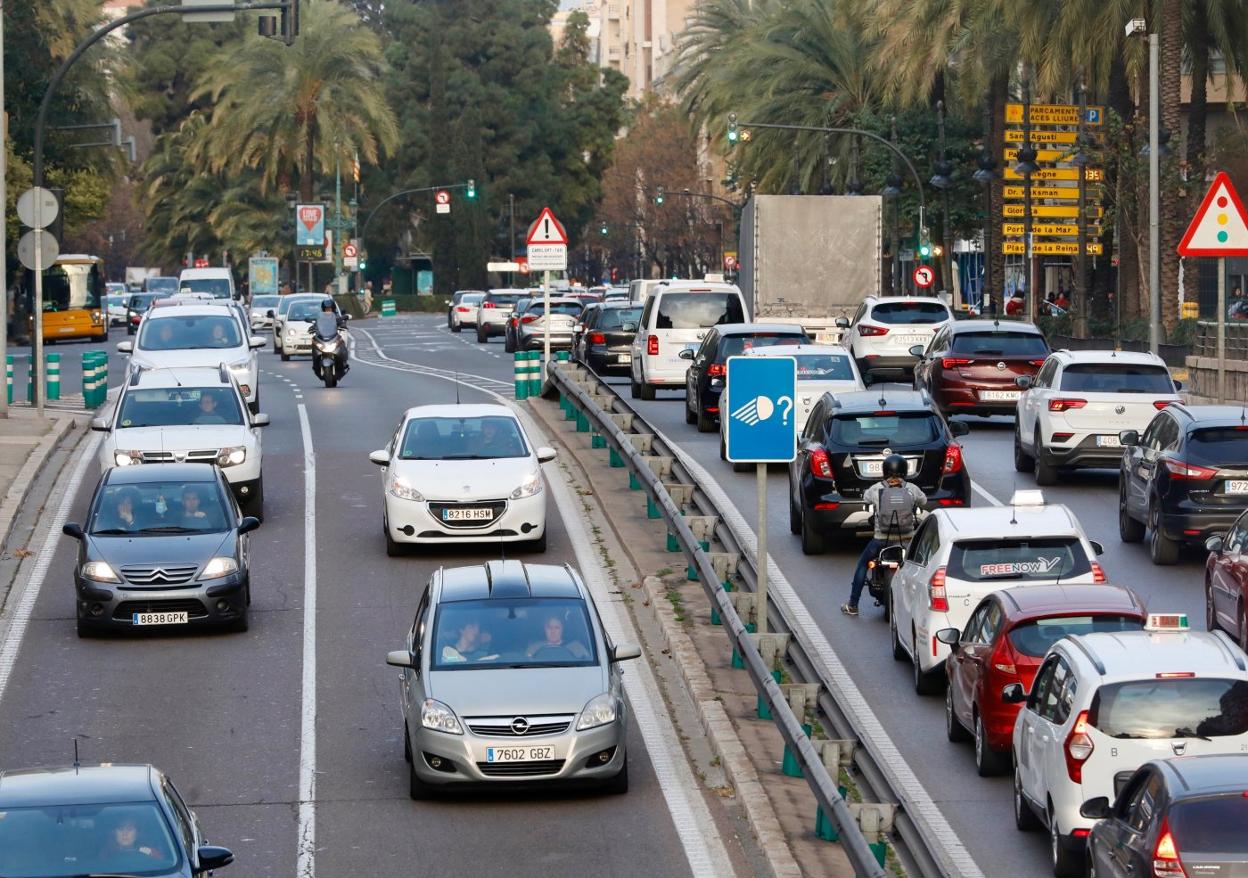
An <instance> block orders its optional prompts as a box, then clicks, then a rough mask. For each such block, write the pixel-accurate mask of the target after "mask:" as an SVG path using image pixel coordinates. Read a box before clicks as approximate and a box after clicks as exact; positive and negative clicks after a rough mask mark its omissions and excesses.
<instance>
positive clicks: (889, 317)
mask: <svg viewBox="0 0 1248 878" xmlns="http://www.w3.org/2000/svg"><path fill="white" fill-rule="evenodd" d="M952 319H953V312H951V311H950V310H949V306H948V305H946V304H945V303H944V302H942V301H941V300H940V299H937V298H935V297H932V296H867V298H866V299H864V300H863V302H862V304H861V305H859V306H858V310H857V311H855V312H854V316H853V318H852V319H851V320H850V321H849V328H847V329H846V330H845V332H844V334H843V335H842V336H841V343H842V344H844V345H845V347H847V348H849V352H850V353H851V354H853V357H854V360H855V361H857V363H858V371H859V372H861V373H862V375H863V377H865V378H866V379H867V380H868V381H874V380H876V379H886V378H887V379H892V380H899V379H901V380H909V379H910V378H912V377H913V376H914V364H915V363H916V362H917V361H918V357H916V356H914V354H912V353H910V348H912V347H914V346H915V345H922V346H923V347H924V348H926V347H927V345H928V343H929V342H931V340H932V336H934V335H935V334H936V331H937V330H938V329H940V328H941V327H942V326H944V325H945V324H946V323H948V322H949V321H950V320H952Z"/></svg>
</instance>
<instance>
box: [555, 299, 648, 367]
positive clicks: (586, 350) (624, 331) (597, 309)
mask: <svg viewBox="0 0 1248 878" xmlns="http://www.w3.org/2000/svg"><path fill="white" fill-rule="evenodd" d="M640 322H641V306H640V305H634V304H630V303H628V302H595V303H593V304H591V305H589V306H587V307H586V308H585V312H584V313H583V314H582V315H581V325H580V326H579V327H578V328H577V331H576V334H575V335H574V336H573V337H572V359H574V360H576V361H577V362H578V363H584V364H585V365H586V366H588V367H589V368H590V369H592V370H594V371H595V372H597V373H598V374H599V375H627V374H628V370H629V364H630V363H631V361H632V354H631V351H632V348H633V337H634V336H635V335H637V325H638V324H639V323H640Z"/></svg>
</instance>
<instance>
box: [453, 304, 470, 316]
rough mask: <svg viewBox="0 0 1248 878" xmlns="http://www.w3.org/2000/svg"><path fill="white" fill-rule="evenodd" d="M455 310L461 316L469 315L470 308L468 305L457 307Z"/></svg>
mask: <svg viewBox="0 0 1248 878" xmlns="http://www.w3.org/2000/svg"><path fill="white" fill-rule="evenodd" d="M455 310H456V311H458V312H459V313H460V314H467V313H468V306H467V305H456V306H455Z"/></svg>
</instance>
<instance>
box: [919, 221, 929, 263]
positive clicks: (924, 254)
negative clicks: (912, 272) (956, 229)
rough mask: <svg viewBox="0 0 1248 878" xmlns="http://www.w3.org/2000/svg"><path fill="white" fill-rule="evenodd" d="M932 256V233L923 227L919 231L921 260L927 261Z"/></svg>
mask: <svg viewBox="0 0 1248 878" xmlns="http://www.w3.org/2000/svg"><path fill="white" fill-rule="evenodd" d="M931 255H932V233H931V231H930V230H929V229H928V228H927V226H923V227H922V228H921V229H919V258H920V259H927V258H929V257H930V256H931Z"/></svg>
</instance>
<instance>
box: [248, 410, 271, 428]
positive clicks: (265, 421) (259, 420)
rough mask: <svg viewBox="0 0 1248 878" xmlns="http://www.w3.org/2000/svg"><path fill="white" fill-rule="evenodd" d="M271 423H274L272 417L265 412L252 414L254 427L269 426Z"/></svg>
mask: <svg viewBox="0 0 1248 878" xmlns="http://www.w3.org/2000/svg"><path fill="white" fill-rule="evenodd" d="M270 423H272V419H271V418H270V417H269V416H268V415H267V414H265V413H264V412H260V414H258V415H252V416H251V425H252V426H253V427H267V426H268V425H269V424H270Z"/></svg>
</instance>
